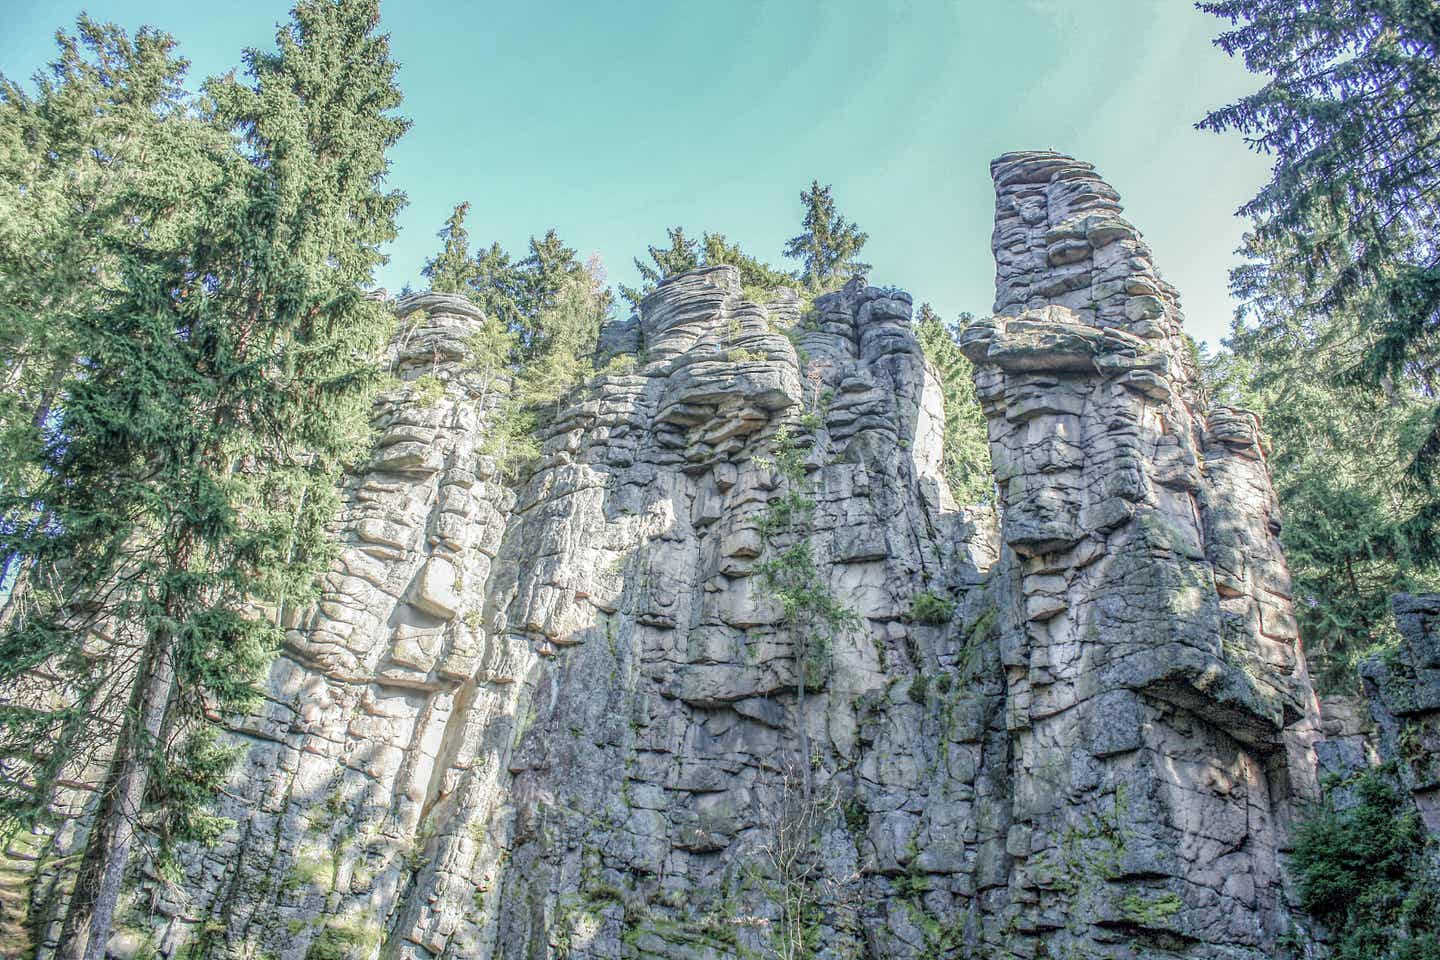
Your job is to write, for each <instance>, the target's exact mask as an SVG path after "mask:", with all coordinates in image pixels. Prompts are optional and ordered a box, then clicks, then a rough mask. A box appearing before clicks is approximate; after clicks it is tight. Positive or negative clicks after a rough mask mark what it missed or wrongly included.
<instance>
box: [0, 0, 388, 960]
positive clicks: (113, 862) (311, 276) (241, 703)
mask: <svg viewBox="0 0 1440 960" xmlns="http://www.w3.org/2000/svg"><path fill="white" fill-rule="evenodd" d="M378 22H379V10H378V5H377V3H375V2H374V0H301V2H300V3H299V4H298V5H297V6H296V7H295V9H294V11H293V16H292V21H291V23H289V24H288V25H286V26H284V27H282V28H281V30H280V31H279V33H278V36H277V44H278V50H277V51H276V52H274V53H265V52H260V51H254V50H252V51H248V52H247V53H246V55H245V61H246V66H247V72H246V78H245V79H243V80H242V79H240V78H237V77H236V76H235V75H233V74H231V75H229V76H226V77H223V78H219V79H216V80H212V81H210V82H209V83H207V84H206V86H205V93H206V96H207V101H206V102H207V107H206V114H205V120H206V127H207V129H208V131H210V132H211V134H212V135H211V136H210V137H208V138H200V137H196V138H192V139H186V140H183V141H181V142H177V143H172V144H168V145H167V146H168V149H167V150H166V151H164V152H163V154H161V155H159V156H157V157H156V158H155V160H154V161H153V162H154V164H155V166H156V168H157V169H159V170H161V171H163V173H164V177H165V180H166V182H167V184H168V186H169V187H170V190H168V191H164V192H159V193H154V194H151V193H147V192H144V191H136V192H133V193H131V194H130V195H128V196H127V201H128V202H130V203H133V204H134V205H135V206H136V207H137V208H138V209H142V210H146V209H149V208H150V207H152V206H153V205H156V204H159V205H172V206H173V205H177V203H178V204H183V206H184V208H185V209H188V210H191V211H193V215H192V216H190V217H187V218H186V219H185V220H184V221H182V222H181V223H180V224H179V226H178V227H177V228H176V229H175V230H174V234H173V236H172V237H171V238H170V241H169V242H167V243H164V244H156V243H154V242H153V241H151V242H145V243H142V242H128V243H126V242H121V243H118V244H116V247H117V251H118V252H117V260H118V269H117V280H116V290H115V294H114V296H113V298H111V299H108V300H107V301H105V302H102V303H98V304H95V305H93V306H92V307H91V308H90V309H88V310H86V311H85V312H84V313H83V315H82V316H80V317H78V318H77V320H76V323H75V328H76V348H77V356H78V357H81V358H83V362H82V363H81V364H79V365H77V366H82V367H83V370H84V373H83V376H82V375H74V376H71V377H69V378H68V379H67V381H66V383H65V385H64V389H63V390H62V391H61V392H62V394H63V396H64V401H63V404H61V405H60V406H58V407H57V409H56V412H55V414H54V417H55V420H56V426H55V429H54V432H53V436H52V437H51V438H50V439H49V440H48V442H47V443H46V445H45V448H44V450H43V454H42V463H43V467H44V476H45V478H46V479H45V480H44V482H42V483H41V484H40V485H39V486H38V487H37V488H36V490H35V491H33V496H35V497H37V498H39V499H40V500H41V501H43V503H44V506H45V509H46V511H47V513H48V515H49V516H50V517H51V520H50V522H49V523H48V524H47V525H46V526H45V528H43V530H32V531H28V532H25V531H11V532H9V534H10V535H7V536H5V537H3V538H0V539H3V540H4V543H3V546H5V547H7V548H9V549H11V550H14V551H16V552H19V553H21V554H22V555H25V556H27V557H30V558H32V559H33V560H34V561H35V562H36V563H42V564H43V563H54V562H58V563H59V566H58V569H59V570H60V573H59V574H58V575H57V576H56V577H55V578H52V580H51V581H50V582H48V583H47V585H46V586H47V588H48V590H49V594H48V597H46V598H43V599H41V600H40V601H37V603H35V604H34V605H33V607H32V608H31V609H29V610H27V612H26V614H25V615H24V616H23V617H17V618H16V619H15V621H14V622H13V623H12V624H11V625H10V626H9V628H7V630H6V631H5V633H4V635H3V636H0V671H3V675H0V680H5V681H13V680H15V679H16V678H19V677H22V676H27V675H29V674H30V673H31V672H32V671H33V670H34V669H36V668H38V667H40V666H41V665H48V666H51V667H56V668H66V667H68V668H69V672H70V674H71V675H72V682H74V683H76V684H78V685H80V686H81V687H82V688H84V687H85V685H86V684H87V683H88V684H89V686H88V689H82V690H81V692H80V695H78V696H76V697H74V698H73V702H75V703H78V704H82V705H83V704H86V703H87V702H89V701H88V700H87V696H86V694H87V693H94V692H95V691H96V690H97V689H99V688H100V687H101V683H102V681H103V684H104V685H105V686H104V688H105V689H108V690H115V691H118V692H120V693H121V694H122V696H123V699H124V701H125V704H124V712H123V720H122V723H121V726H120V729H119V731H118V733H117V734H115V735H114V736H113V744H112V747H113V749H112V750H111V752H110V757H109V760H108V772H107V774H106V777H105V782H104V784H103V785H102V786H101V788H100V789H99V790H98V791H97V793H96V806H95V812H94V817H93V821H92V826H91V828H90V832H89V836H88V838H87V839H86V843H85V851H84V855H83V857H82V859H81V861H80V865H79V867H78V871H77V875H76V881H75V885H74V891H73V893H72V895H71V898H70V903H69V907H68V912H67V916H66V917H65V920H64V925H63V930H62V933H61V937H60V948H59V952H58V956H60V957H61V958H63V960H96V958H98V957H100V956H101V955H102V954H103V952H104V946H105V943H106V940H107V939H108V935H109V930H110V925H111V922H112V919H113V916H114V909H115V905H116V901H117V898H118V895H119V892H120V884H121V880H122V879H123V876H124V873H125V870H126V866H127V864H128V862H129V860H130V857H131V854H132V851H133V848H134V846H135V843H136V842H137V841H138V840H143V841H146V842H151V841H154V842H156V843H157V844H158V854H157V855H158V856H159V858H160V862H161V863H162V865H163V864H164V863H166V862H167V861H168V859H169V854H170V852H171V851H172V850H173V846H174V845H175V844H176V843H179V842H183V841H187V840H205V839H209V838H213V837H214V836H215V835H216V833H217V832H218V831H219V830H220V829H221V828H223V826H224V824H223V823H221V822H219V821H216V820H215V818H213V817H212V816H209V815H208V814H206V813H205V812H204V806H203V803H204V799H205V796H206V794H207V792H208V790H209V788H212V787H213V786H215V785H216V784H217V783H218V782H219V780H220V779H221V778H222V777H223V772H224V770H225V769H226V768H227V766H228V761H229V759H230V756H229V751H226V750H224V749H223V748H221V747H219V746H218V744H217V742H216V740H215V736H214V729H213V727H212V726H211V723H210V720H209V719H208V717H210V716H214V715H217V714H218V715H224V714H227V713H231V712H234V711H237V710H243V709H245V708H246V707H247V706H249V705H251V704H252V703H253V702H254V698H255V696H256V695H257V685H256V681H257V679H258V678H259V676H260V675H261V673H262V671H263V670H264V668H265V666H266V665H267V664H268V663H269V660H270V657H271V656H272V654H273V650H274V648H275V645H276V643H277V641H278V637H279V629H278V627H277V626H276V624H277V623H278V622H279V620H280V619H281V614H280V612H279V611H276V612H273V613H271V614H270V615H261V613H262V611H263V610H264V608H265V605H269V606H270V607H271V608H275V607H282V606H283V605H284V604H285V603H286V602H287V601H288V602H291V603H293V602H295V601H296V600H300V599H304V597H305V596H306V595H307V594H308V593H309V591H310V590H311V589H312V588H313V584H314V581H315V579H316V577H317V575H318V573H319V572H321V571H322V570H324V569H325V568H326V567H327V565H328V562H329V560H330V556H331V551H332V549H333V548H332V547H330V546H329V545H328V541H327V538H326V537H325V524H326V522H327V520H328V519H329V517H330V516H331V515H332V514H333V510H334V507H335V492H334V491H335V481H336V479H337V476H338V472H339V469H340V467H341V465H342V464H343V463H344V462H345V461H346V460H347V459H349V458H352V457H353V456H355V455H357V454H358V452H359V451H360V450H361V449H362V448H363V444H364V442H365V440H366V438H367V436H368V432H367V429H368V428H367V418H368V409H369V403H368V397H369V390H370V388H371V387H372V386H373V385H374V383H375V382H376V381H377V379H378V375H379V374H378V370H377V368H376V364H375V360H374V358H375V357H376V356H377V355H378V351H379V349H380V347H381V346H382V345H383V341H384V338H385V336H386V334H387V331H388V329H389V326H390V318H389V314H388V311H387V310H386V309H385V307H384V305H383V304H381V303H378V302H376V301H375V300H373V299H371V298H367V297H366V296H365V295H364V293H363V290H362V287H363V286H364V285H365V284H367V283H369V282H370V279H371V274H372V272H373V270H374V268H375V267H376V266H377V265H378V264H380V263H381V262H383V258H382V256H381V254H380V252H379V250H380V246H381V245H382V244H383V243H385V242H387V241H388V240H390V239H392V238H393V237H394V234H395V228H394V217H395V214H396V212H397V210H398V208H399V206H400V204H401V203H402V202H403V197H402V196H401V195H399V194H398V193H394V192H385V191H384V190H383V189H382V186H381V181H382V178H383V176H384V174H385V172H386V168H387V162H386V159H385V156H386V151H387V150H388V148H389V147H390V146H391V145H392V144H393V143H394V142H395V141H396V139H398V137H399V136H400V135H401V133H402V132H403V131H404V129H405V126H406V124H405V122H404V121H402V120H400V119H398V118H395V117H394V116H392V115H390V111H391V110H392V109H393V108H394V107H395V106H396V105H398V103H399V100H400V96H399V92H398V90H397V89H396V87H395V85H394V72H395V66H394V64H393V62H392V61H391V60H390V58H389V51H388V43H387V41H386V39H385V38H384V37H383V36H379V35H377V34H376V33H375V29H376V27H377V25H378ZM217 140H218V141H219V142H220V143H219V145H217ZM177 198H178V200H177ZM96 631H103V633H104V635H105V637H106V638H107V642H106V643H105V644H102V645H101V646H102V647H104V648H105V649H108V650H109V651H111V653H112V655H111V656H110V658H109V659H108V660H106V661H104V663H103V664H99V665H98V666H102V667H103V668H104V670H102V671H96V670H95V669H94V668H95V667H96V666H97V665H96V664H93V663H88V662H87V658H88V657H90V656H92V654H91V653H90V650H91V649H92V648H93V647H94V646H95V645H94V643H93V642H92V637H93V635H94V634H95V633H96ZM127 664H129V666H128V668H127ZM96 674H101V675H102V676H99V677H97V678H96V679H94V680H87V679H86V677H87V676H92V675H96ZM44 714H45V711H43V710H34V711H31V712H30V713H29V714H28V715H17V714H16V713H15V712H9V713H8V714H7V716H6V726H5V731H6V737H5V743H4V746H5V748H6V754H7V757H9V758H14V757H16V755H17V752H19V759H20V761H21V762H22V764H23V763H24V762H25V761H26V757H25V755H24V753H23V750H24V749H25V746H24V745H23V744H20V743H18V742H17V740H16V739H15V737H14V734H15V733H16V732H23V730H24V729H25V728H26V726H27V725H28V726H30V727H32V728H33V727H36V726H41V725H44V724H46V723H49V722H51V718H48V717H46V716H45V715H44ZM71 717H72V718H78V719H75V722H77V723H79V724H80V725H85V724H99V723H102V722H103V721H104V718H105V711H102V710H90V711H86V712H84V713H79V714H77V713H74V712H73V711H72V713H71ZM73 742H75V743H78V744H90V745H91V746H92V748H93V746H94V738H93V737H91V738H88V739H87V738H84V737H77V738H74V740H73ZM14 786H15V785H14V784H6V785H5V789H7V790H8V789H11V788H12V787H14ZM30 786H31V785H29V784H25V785H20V786H19V788H18V789H19V791H20V792H21V793H22V794H31V795H34V794H38V793H40V792H43V789H44V787H45V786H46V785H45V784H43V783H36V784H34V785H33V786H34V788H35V789H28V788H29V787H30ZM7 799H14V800H15V802H14V803H11V804H10V805H9V811H10V812H11V813H12V814H17V813H18V814H20V815H21V818H22V819H23V818H24V816H25V815H26V814H27V813H28V814H29V815H30V816H32V817H33V816H34V815H36V814H37V813H38V810H37V808H36V807H35V806H34V805H32V806H30V807H28V808H27V807H25V806H24V800H25V799H26V798H25V797H24V796H21V797H18V798H9V797H7ZM137 831H139V832H137Z"/></svg>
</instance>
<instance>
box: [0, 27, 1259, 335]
mask: <svg viewBox="0 0 1440 960" xmlns="http://www.w3.org/2000/svg"><path fill="white" fill-rule="evenodd" d="M0 5H3V7H4V9H3V11H0V71H3V72H4V73H6V74H7V75H9V76H11V77H12V78H16V79H19V78H23V77H28V76H29V75H30V74H31V73H33V71H34V70H35V69H36V68H37V67H39V66H40V65H41V64H42V63H43V62H45V61H46V60H47V59H48V58H49V57H50V55H51V52H52V50H53V42H52V39H51V38H52V35H53V33H54V31H55V29H56V28H57V27H58V26H61V25H64V24H69V23H70V22H71V21H72V20H73V18H74V16H75V14H76V13H77V12H78V10H79V9H80V5H79V2H78V0H59V2H56V0H3V3H0ZM88 9H89V11H90V13H91V14H92V15H93V16H95V17H97V18H99V19H104V20H113V21H115V22H117V23H119V24H121V25H122V26H124V27H126V28H127V29H133V28H135V27H137V26H139V25H141V24H146V23H148V24H153V25H155V26H158V27H161V28H162V29H165V30H168V31H170V32H171V33H173V34H175V35H176V37H177V38H178V39H179V40H180V45H181V50H182V52H183V53H184V54H185V55H186V56H188V57H189V58H190V59H191V60H192V61H193V63H194V67H193V68H192V80H193V81H194V83H195V84H197V85H198V82H199V80H200V79H201V78H203V77H204V76H206V75H208V74H211V73H217V72H221V71H223V70H225V69H228V68H229V67H230V66H232V65H234V64H237V63H238V61H239V55H240V50H241V49H242V48H243V47H245V46H262V47H269V46H270V45H271V43H272V38H273V35H274V28H275V25H276V24H277V23H279V22H281V21H283V20H284V19H285V18H286V16H287V12H288V7H287V5H286V2H285V0H249V2H245V3H196V2H194V0H188V2H179V0H90V2H89V3H88ZM384 18H385V29H386V30H387V31H388V32H389V33H390V34H391V36H392V43H393V49H394V55H395V58H396V59H397V60H398V61H399V62H400V64H401V65H402V69H401V72H400V83H401V86H402V87H403V89H404V91H405V104H404V107H403V111H404V113H406V114H407V115H408V116H409V117H411V118H412V119H413V120H414V127H413V128H412V130H411V132H410V133H409V134H408V135H407V136H406V138H405V139H404V140H403V141H402V142H401V144H400V145H399V146H398V147H397V149H396V150H395V152H394V154H393V158H394V169H393V175H392V179H393V182H394V184H395V185H396V186H398V187H400V188H401V189H403V190H404V191H406V193H408V194H409V197H410V203H409V206H408V207H407V208H406V209H405V212H404V213H403V214H402V216H401V235H400V239H399V240H398V241H397V242H396V243H395V244H394V247H393V249H392V250H391V251H390V253H391V258H392V259H391V262H390V264H389V266H387V267H386V268H385V269H384V270H383V272H382V274H381V276H380V280H381V282H382V283H383V284H384V285H386V286H388V287H389V288H390V289H392V290H395V289H398V288H399V287H400V286H401V285H403V284H404V283H405V282H406V281H407V280H408V281H411V282H412V283H414V284H415V285H417V286H419V285H420V282H419V271H420V267H421V266H422V264H423V263H424V260H425V257H426V256H428V255H430V254H431V253H433V251H434V249H435V247H436V245H437V241H436V240H435V236H434V234H435V231H436V230H438V229H439V227H440V226H441V224H442V222H443V221H444V219H445V217H446V216H447V215H448V213H449V211H450V208H451V207H452V206H453V205H454V204H455V203H456V202H457V201H459V200H462V199H464V200H469V201H471V202H472V204H473V208H472V212H471V217H470V228H471V235H472V239H474V240H475V241H479V242H489V241H490V240H492V239H498V240H500V241H501V243H502V244H504V245H506V246H507V247H510V248H511V249H514V250H518V249H520V248H522V247H523V245H524V242H525V240H526V238H527V237H528V236H529V235H530V234H532V233H542V232H543V231H544V230H546V229H547V228H549V227H554V228H556V229H557V230H558V231H559V233H560V235H561V236H562V237H563V238H564V239H565V240H566V242H568V243H569V244H570V245H572V246H574V247H576V248H578V249H579V250H580V252H581V253H582V255H587V254H589V253H591V252H595V251H598V252H599V253H600V254H601V256H602V258H603V259H604V261H605V263H606V265H607V267H608V269H609V272H610V279H611V281H612V282H614V281H622V282H631V281H633V280H634V268H633V267H632V266H631V263H630V261H631V258H632V257H633V256H635V255H636V254H638V253H641V252H643V250H644V248H645V245H646V244H647V243H658V242H661V241H663V238H664V231H665V228H666V227H667V226H670V225H674V224H683V225H684V226H685V227H686V228H687V230H689V231H691V232H693V233H695V234H697V235H698V234H699V233H700V232H701V231H702V230H718V231H721V232H724V233H726V234H728V235H729V236H730V237H731V238H732V239H735V240H738V241H740V242H741V243H742V244H743V245H744V246H745V247H746V249H747V250H749V251H751V252H752V253H754V254H756V255H761V256H764V257H767V258H769V259H772V260H776V261H778V260H779V259H780V258H779V253H780V248H781V247H782V245H783V243H784V241H785V240H786V238H788V237H789V236H791V235H792V234H794V233H795V232H796V229H797V226H798V221H799V217H800V205H799V198H798V193H799V190H800V189H801V187H802V186H804V185H806V184H808V183H809V181H810V179H811V178H812V177H818V178H819V179H820V180H821V182H824V183H830V184H833V185H834V188H835V195H836V197H837V200H838V202H839V206H840V209H841V211H842V212H843V213H844V214H845V215H846V216H848V217H850V218H851V219H853V220H855V221H857V222H858V223H859V224H860V225H861V227H862V228H863V229H865V230H867V231H869V233H870V243H869V245H868V246H867V248H866V250H865V259H867V260H869V261H870V262H872V263H873V264H874V265H875V269H874V271H873V273H872V274H871V277H872V280H873V281H874V282H877V283H884V284H893V285H896V286H901V287H904V288H905V289H907V290H910V291H911V292H912V293H913V294H914V295H915V297H916V299H917V301H918V300H922V299H924V300H929V301H931V302H932V303H933V304H934V305H935V306H936V307H937V308H938V309H939V310H940V311H941V313H942V314H943V315H945V316H947V317H948V316H953V315H954V314H956V313H958V312H959V311H961V310H972V311H974V312H976V313H981V314H984V313H988V311H989V308H990V305H991V301H992V298H993V295H994V294H993V278H994V265H993V262H992V260H991V257H990V249H989V242H990V229H991V213H992V202H993V201H992V197H991V191H990V182H989V177H988V167H987V164H988V163H989V161H990V159H991V158H992V157H994V156H996V155H998V154H1000V153H1003V152H1005V151H1007V150H1014V149H1026V148H1053V149H1056V150H1061V151H1065V152H1068V153H1071V154H1074V155H1076V156H1078V157H1081V158H1083V159H1086V160H1089V161H1091V162H1093V163H1095V164H1096V165H1097V166H1098V167H1099V169H1100V172H1101V173H1102V174H1104V175H1105V176H1106V177H1107V178H1108V179H1109V180H1110V182H1111V183H1113V184H1114V185H1115V186H1116V188H1117V189H1118V190H1119V191H1120V193H1121V195H1122V197H1123V198H1124V201H1125V204H1126V208H1127V212H1128V215H1129V216H1130V217H1131V219H1132V220H1134V221H1135V223H1136V224H1137V225H1138V226H1139V227H1140V229H1141V230H1142V231H1143V232H1144V233H1145V235H1146V237H1147V239H1148V240H1149V241H1150V244H1151V246H1152V247H1153V248H1154V251H1155V257H1156V261H1157V263H1158V265H1159V267H1160V269H1161V271H1162V272H1163V273H1164V275H1165V276H1166V277H1167V278H1168V279H1170V280H1171V281H1172V282H1173V283H1175V284H1176V285H1178V286H1179V287H1180V289H1181V291H1182V292H1183V294H1184V303H1185V306H1186V312H1187V315H1188V322H1189V326H1190V330H1191V332H1192V333H1193V334H1194V335H1195V336H1196V337H1197V338H1198V339H1202V340H1208V341H1210V342H1211V343H1212V344H1213V343H1215V342H1216V341H1217V340H1218V339H1219V338H1220V337H1221V336H1223V335H1224V332H1225V330H1226V329H1227V327H1228V323H1229V316H1230V313H1231V311H1232V304H1231V302H1230V299H1229V296H1228V293H1227V289H1226V274H1227V271H1228V270H1229V268H1230V267H1231V266H1232V264H1233V263H1234V259H1235V258H1234V255H1233V250H1234V248H1235V246H1236V245H1237V243H1238V241H1239V237H1240V233H1241V230H1242V228H1243V223H1242V222H1241V221H1240V220H1238V219H1236V218H1235V217H1234V216H1233V212H1234V210H1235V208H1236V207H1237V206H1238V205H1239V204H1240V203H1241V202H1243V201H1244V200H1246V199H1248V198H1249V197H1250V196H1251V195H1252V194H1253V193H1254V192H1255V190H1256V188H1257V187H1258V186H1259V185H1260V184H1261V183H1262V182H1263V181H1264V180H1265V179H1266V173H1267V170H1268V163H1267V162H1266V161H1265V159H1264V158H1262V157H1257V156H1256V155H1254V154H1252V153H1249V152H1247V151H1246V149H1245V147H1244V145H1243V143H1241V142H1240V141H1239V140H1238V138H1236V137H1234V136H1231V135H1226V136H1217V135H1214V134H1209V133H1200V132H1197V131H1195V130H1193V129H1192V127H1191V124H1192V123H1193V122H1194V121H1195V120H1197V119H1199V118H1200V117H1201V116H1202V115H1203V114H1204V112H1205V110H1206V109H1207V108H1209V107H1212V106H1216V105H1219V104H1221V103H1224V102H1227V101H1229V100H1231V99H1233V98H1234V97H1235V96H1237V95H1239V94H1241V93H1244V92H1248V91H1249V90H1251V89H1253V88H1255V87H1256V86H1257V85H1258V82H1257V79H1256V78H1254V77H1251V76H1248V75H1247V74H1245V72H1244V71H1243V69H1242V67H1241V66H1240V65H1239V64H1238V63H1235V62H1233V61H1230V60H1229V59H1228V58H1226V57H1225V56H1224V55H1223V54H1222V53H1221V52H1219V51H1218V50H1216V49H1215V48H1214V47H1212V46H1211V45H1210V38H1211V37H1212V36H1213V35H1214V34H1215V33H1216V32H1217V31H1218V29H1219V28H1220V26H1221V24H1220V23H1219V21H1216V20H1214V19H1213V18H1210V17H1207V16H1205V15H1203V14H1201V13H1198V12H1196V11H1195V10H1193V9H1192V8H1191V7H1190V5H1189V4H1188V3H1186V2H1183V0H1001V2H996V0H978V2H971V0H950V2H945V0H891V2H888V3H886V2H875V0H851V2H837V0H830V2H824V0H819V2H810V0H805V2H801V0H785V2H771V3H763V2H756V0H728V2H725V3H717V4H703V5H701V4H694V3H678V2H677V3H660V2H652V3H640V2H625V0H616V2H596V0H571V2H547V0H535V2H529V3H514V2H507V3H492V2H466V0H430V2H407V3H401V2H398V0H390V2H389V3H388V4H387V5H386V6H385V7H384Z"/></svg>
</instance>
